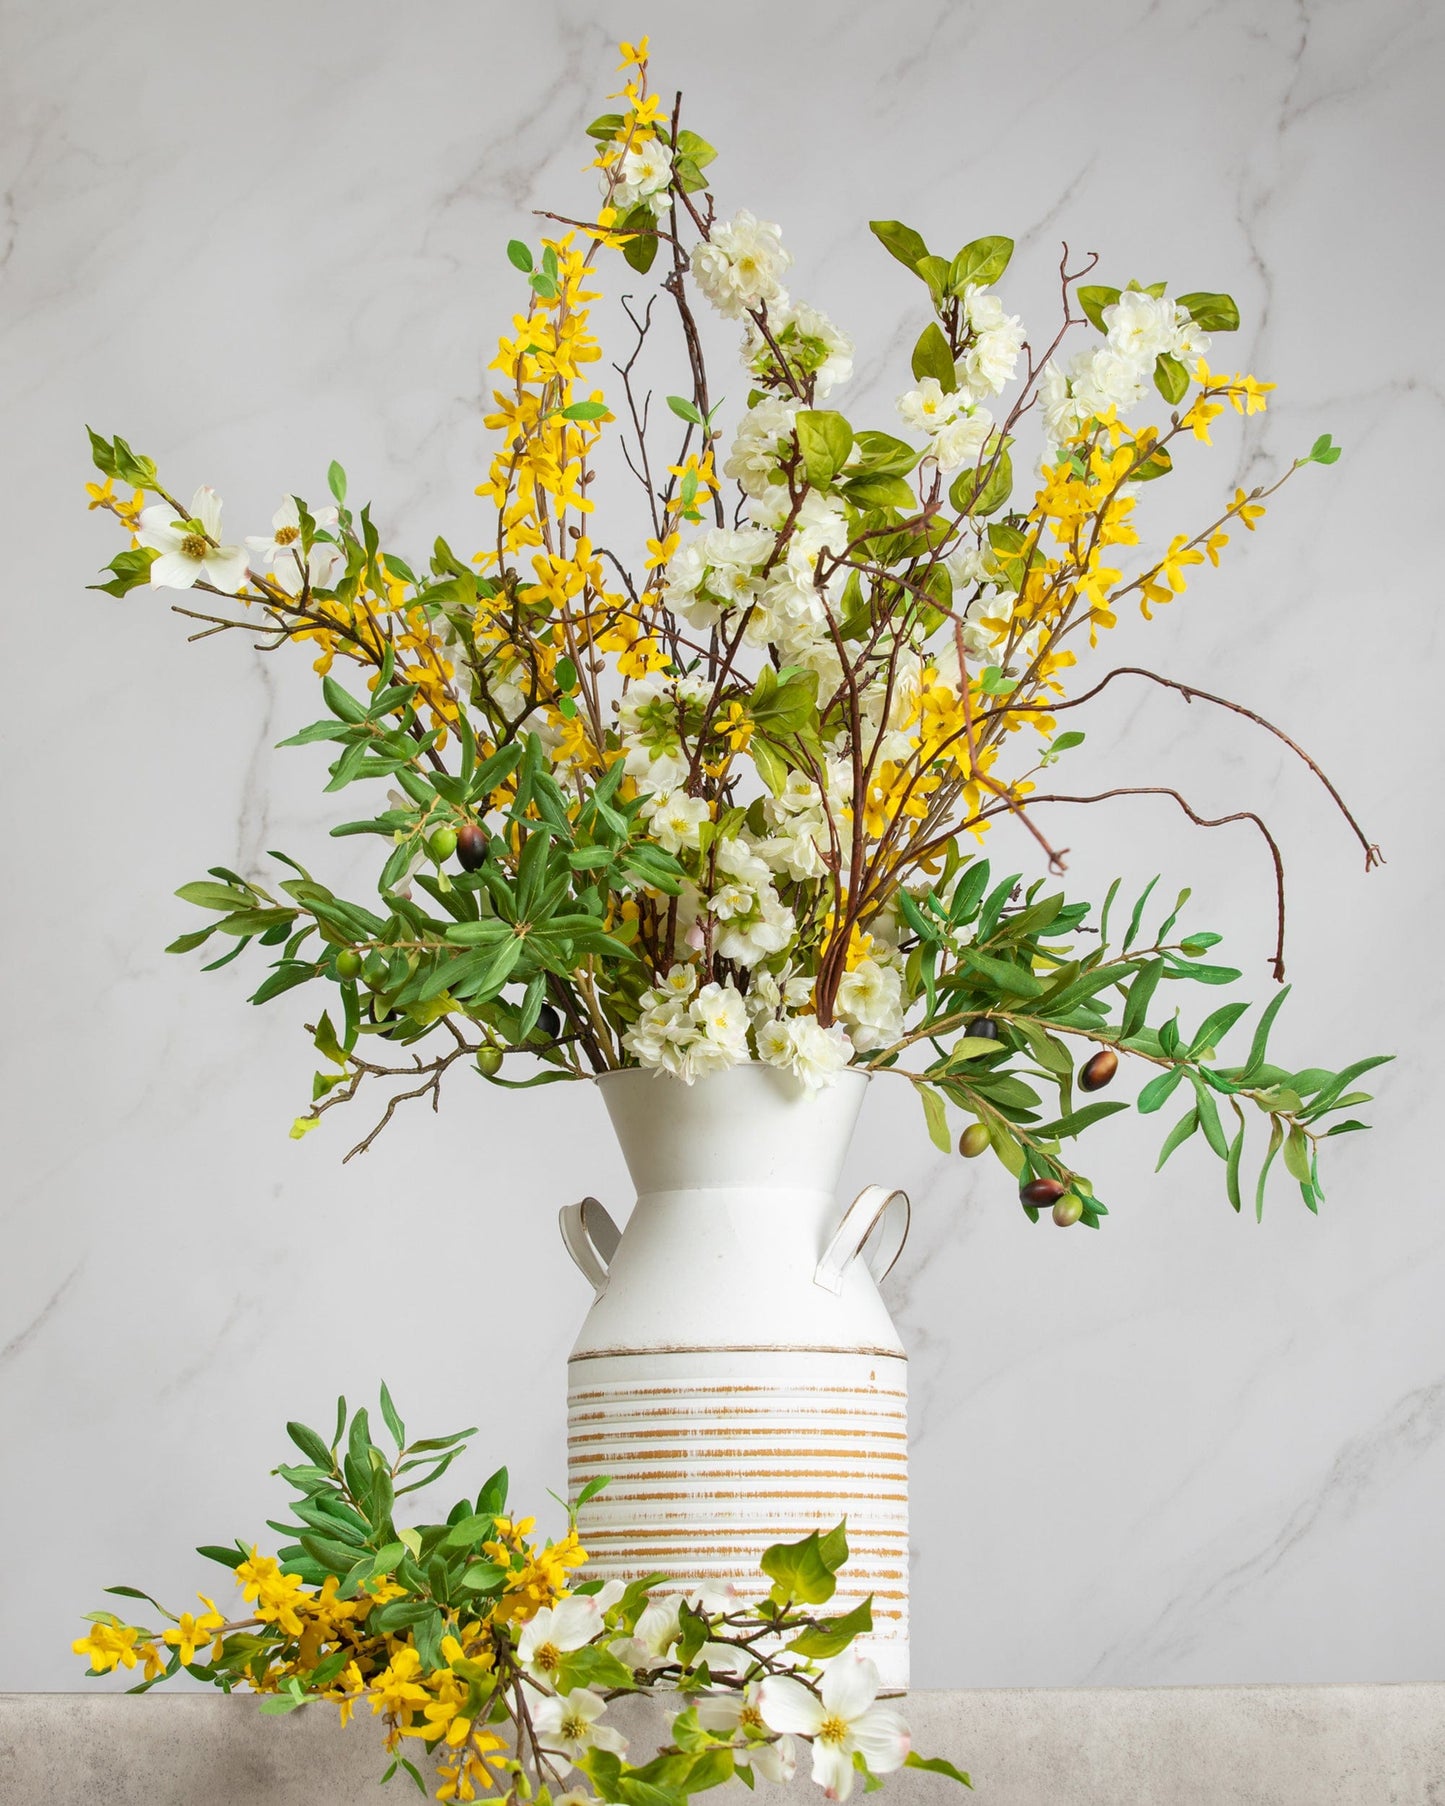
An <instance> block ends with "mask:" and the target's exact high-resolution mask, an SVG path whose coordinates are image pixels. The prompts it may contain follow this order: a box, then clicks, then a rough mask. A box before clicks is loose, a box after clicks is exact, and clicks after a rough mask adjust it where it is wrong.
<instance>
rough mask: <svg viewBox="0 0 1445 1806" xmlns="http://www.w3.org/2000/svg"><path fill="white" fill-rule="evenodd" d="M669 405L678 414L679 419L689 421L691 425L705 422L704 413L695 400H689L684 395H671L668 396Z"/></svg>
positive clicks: (699, 424)
mask: <svg viewBox="0 0 1445 1806" xmlns="http://www.w3.org/2000/svg"><path fill="white" fill-rule="evenodd" d="M667 405H668V407H670V408H671V409H672V411H673V413H674V414H676V415H677V417H678V419H679V420H685V421H687V422H688V424H689V425H690V426H701V425H702V424H703V418H702V414H701V412H700V411H699V409H698V405H697V403H696V402H695V401H689V400H687V398H686V397H685V396H682V395H669V396H668V398H667Z"/></svg>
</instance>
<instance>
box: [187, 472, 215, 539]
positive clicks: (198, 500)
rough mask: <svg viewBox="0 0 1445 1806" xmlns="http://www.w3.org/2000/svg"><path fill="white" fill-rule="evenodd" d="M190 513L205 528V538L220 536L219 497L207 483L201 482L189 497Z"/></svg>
mask: <svg viewBox="0 0 1445 1806" xmlns="http://www.w3.org/2000/svg"><path fill="white" fill-rule="evenodd" d="M191 513H192V514H193V515H194V516H195V518H196V519H197V520H198V521H199V522H200V523H201V525H202V527H204V528H205V530H206V536H207V538H209V539H219V538H220V537H221V498H220V496H218V495H217V494H216V492H215V490H214V489H212V487H211V486H210V484H209V483H202V484H201V486H200V488H199V489H198V490H197V491H196V493H195V494H194V495H193V496H192V497H191Z"/></svg>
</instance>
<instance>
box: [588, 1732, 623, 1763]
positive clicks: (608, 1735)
mask: <svg viewBox="0 0 1445 1806" xmlns="http://www.w3.org/2000/svg"><path fill="white" fill-rule="evenodd" d="M591 1741H592V1743H593V1744H594V1745H595V1746H596V1747H597V1748H598V1749H599V1750H611V1751H612V1753H613V1755H615V1756H623V1755H626V1753H627V1739H626V1738H625V1737H624V1736H623V1735H622V1733H621V1731H619V1730H618V1729H617V1728H616V1727H615V1726H614V1725H610V1724H599V1725H594V1726H593V1727H592V1737H591Z"/></svg>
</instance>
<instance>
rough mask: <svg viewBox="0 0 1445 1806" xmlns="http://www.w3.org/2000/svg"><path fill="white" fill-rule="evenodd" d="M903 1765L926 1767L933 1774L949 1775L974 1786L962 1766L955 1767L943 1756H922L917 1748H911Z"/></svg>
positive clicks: (951, 1778) (950, 1777)
mask: <svg viewBox="0 0 1445 1806" xmlns="http://www.w3.org/2000/svg"><path fill="white" fill-rule="evenodd" d="M903 1766H904V1767H905V1768H925V1769H927V1770H928V1772H929V1774H931V1775H947V1776H948V1777H949V1779H950V1780H952V1781H958V1782H960V1783H962V1785H963V1786H964V1787H972V1786H973V1782H972V1781H970V1780H969V1778H968V1776H967V1775H966V1774H965V1773H964V1772H963V1770H962V1769H961V1768H955V1767H954V1766H953V1764H952V1763H951V1762H949V1761H947V1760H946V1759H945V1758H944V1757H942V1756H920V1755H919V1754H918V1752H917V1750H910V1751H909V1752H908V1754H907V1755H906V1756H905V1757H904V1758H903Z"/></svg>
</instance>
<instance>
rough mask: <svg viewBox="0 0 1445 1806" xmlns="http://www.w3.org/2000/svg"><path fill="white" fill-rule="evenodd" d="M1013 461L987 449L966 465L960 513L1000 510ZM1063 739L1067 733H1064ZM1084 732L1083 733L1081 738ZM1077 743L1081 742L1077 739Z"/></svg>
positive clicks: (958, 485) (959, 481)
mask: <svg viewBox="0 0 1445 1806" xmlns="http://www.w3.org/2000/svg"><path fill="white" fill-rule="evenodd" d="M1013 486H1014V470H1013V460H1012V459H1011V458H1010V457H1009V455H1008V452H1007V451H1003V450H1000V451H986V452H985V453H984V462H983V468H982V469H981V470H980V469H973V468H965V469H964V470H962V471H960V472H959V474H958V476H956V477H955V478H954V480H953V485H952V487H951V488H950V489H949V492H948V499H949V501H950V502H951V503H952V504H953V506H954V507H955V508H956V509H957V510H958V512H959V513H960V514H967V515H970V516H983V515H988V514H994V513H996V512H997V511H998V510H999V509H1000V508H1002V507H1003V505H1004V503H1005V502H1006V501H1007V500H1008V499H1009V497H1010V495H1012V494H1013ZM1059 738H1060V739H1063V738H1064V736H1063V735H1062V734H1061V735H1060V736H1059ZM1082 739H1083V735H1082V734H1080V735H1079V740H1082ZM1073 744H1075V745H1077V744H1078V741H1075V742H1073Z"/></svg>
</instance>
